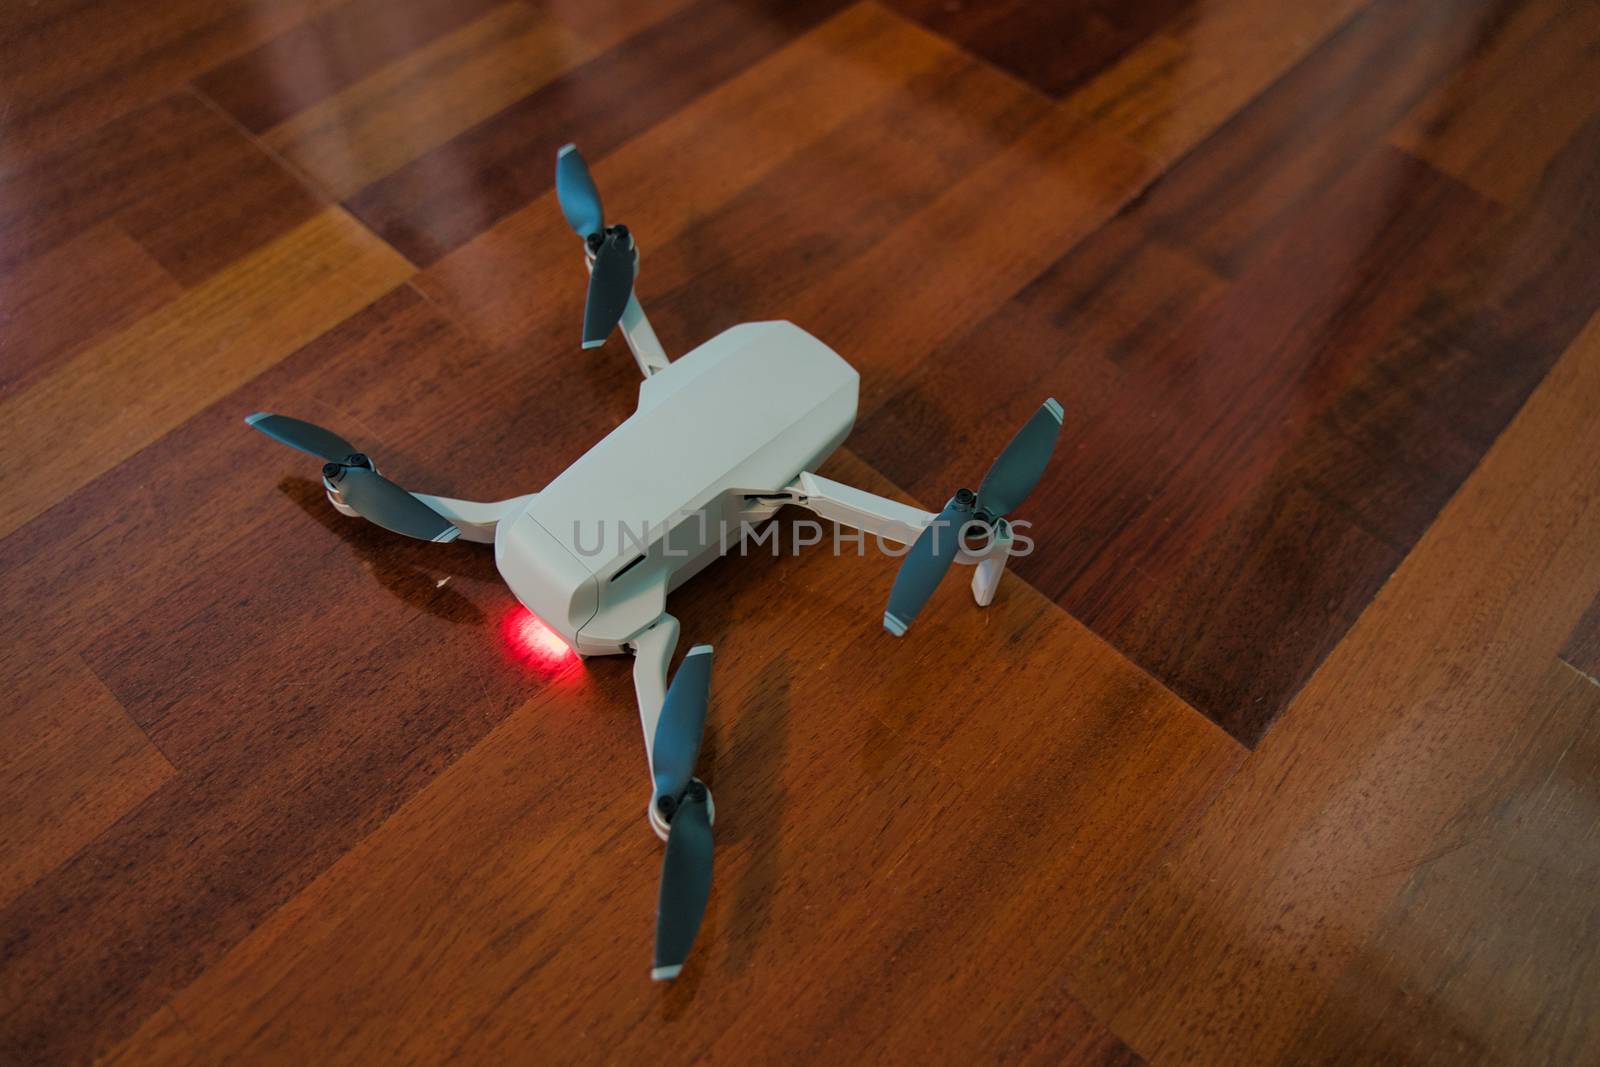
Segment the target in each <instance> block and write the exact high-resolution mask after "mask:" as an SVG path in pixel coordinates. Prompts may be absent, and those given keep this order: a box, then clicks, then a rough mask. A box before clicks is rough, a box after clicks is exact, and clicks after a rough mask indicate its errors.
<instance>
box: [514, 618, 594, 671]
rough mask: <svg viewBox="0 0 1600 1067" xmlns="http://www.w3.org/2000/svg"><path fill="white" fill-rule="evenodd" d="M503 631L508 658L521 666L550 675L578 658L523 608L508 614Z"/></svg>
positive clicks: (559, 638)
mask: <svg viewBox="0 0 1600 1067" xmlns="http://www.w3.org/2000/svg"><path fill="white" fill-rule="evenodd" d="M504 629H505V635H506V643H507V644H508V645H510V647H511V652H512V655H514V656H515V657H516V659H517V661H518V662H519V663H522V664H523V665H525V666H528V667H533V668H535V669H537V670H542V671H546V672H548V673H551V674H554V673H555V672H556V671H557V670H559V669H560V668H562V667H565V666H567V665H568V664H570V663H572V662H573V661H575V660H576V659H577V658H578V657H577V653H575V652H573V651H572V646H571V645H569V644H567V643H566V641H564V640H562V638H561V635H560V634H558V633H556V632H555V631H554V630H552V629H550V627H548V626H546V625H545V624H544V621H543V620H542V619H540V618H539V616H537V615H535V614H534V613H533V612H531V611H529V610H528V609H527V608H524V607H520V606H519V607H517V608H515V609H514V610H512V611H511V613H510V614H508V615H507V616H506V621H505V625H504Z"/></svg>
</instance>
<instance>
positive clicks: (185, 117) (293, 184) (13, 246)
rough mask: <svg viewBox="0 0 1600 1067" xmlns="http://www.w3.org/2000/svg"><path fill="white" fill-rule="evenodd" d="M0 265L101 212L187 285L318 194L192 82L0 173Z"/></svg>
mask: <svg viewBox="0 0 1600 1067" xmlns="http://www.w3.org/2000/svg"><path fill="white" fill-rule="evenodd" d="M0 190H3V196H0V269H3V268H4V267H5V266H6V265H8V264H16V263H19V262H21V261H22V260H23V259H24V258H25V257H28V256H35V255H41V254H43V253H44V252H46V251H48V250H49V249H51V248H53V247H55V246H56V245H59V244H61V243H62V242H64V241H68V240H70V239H72V238H73V237H76V236H78V235H80V234H82V233H83V232H84V231H86V230H88V229H89V228H91V227H93V226H95V225H97V224H99V223H102V222H106V221H110V222H113V223H115V224H116V225H117V226H119V227H120V228H122V229H123V230H124V231H125V232H126V233H127V234H128V236H130V237H132V238H133V239H134V240H135V241H137V242H138V243H139V244H140V246H141V247H143V248H144V249H145V251H146V252H148V253H149V255H150V256H151V258H153V259H154V260H155V261H156V263H158V264H159V265H160V266H161V267H162V269H164V270H166V271H167V272H168V273H169V274H171V275H172V276H173V277H174V278H176V279H177V280H178V281H179V282H181V283H183V284H184V285H193V284H195V283H197V282H199V281H201V280H203V279H205V278H206V277H207V276H209V275H210V274H212V273H214V272H215V271H217V270H218V269H220V268H221V267H224V266H226V265H228V264H230V263H232V262H234V261H236V260H237V259H239V258H240V257H241V256H243V255H245V254H247V253H249V252H251V251H253V250H255V249H256V248H258V247H260V246H261V245H263V244H265V243H267V242H268V241H271V240H272V239H273V238H275V237H280V236H282V235H283V234H285V233H287V232H288V231H289V230H291V229H293V228H294V227H295V226H296V225H298V224H300V223H302V222H304V221H306V220H307V219H309V218H310V217H311V216H312V215H314V214H316V212H317V211H318V210H319V209H320V208H321V207H322V206H323V204H324V203H326V201H325V200H322V199H321V198H319V197H317V196H316V195H315V194H314V193H312V192H310V191H309V190H307V189H306V188H305V187H304V186H302V185H301V184H300V183H299V182H298V181H296V180H295V179H294V178H293V177H292V176H290V175H289V174H287V173H285V172H284V170H283V169H282V168H281V167H279V166H277V165H276V164H274V163H273V161H272V159H271V157H270V156H269V155H268V154H267V153H266V152H264V151H262V149H261V148H260V146H258V145H256V144H253V143H251V141H250V140H249V139H248V138H247V137H245V136H244V135H243V134H241V133H240V132H239V130H238V129H237V128H236V127H235V126H234V125H233V124H232V123H231V122H230V121H229V120H228V119H227V117H226V116H224V115H220V114H218V113H217V112H216V111H215V109H213V108H211V107H209V106H208V105H207V104H206V103H205V102H204V101H202V100H200V99H199V98H198V97H196V96H195V95H194V94H193V93H189V92H180V93H178V94H176V95H174V96H171V97H167V98H165V99H163V100H160V101H157V102H156V103H153V104H151V105H149V106H148V107H145V108H141V109H139V110H137V111H133V112H130V113H128V114H127V115H124V116H122V117H121V118H119V119H117V120H116V121H115V122H112V123H110V124H108V125H106V126H104V127H102V128H101V129H98V130H96V131H95V132H93V133H90V134H86V135H85V136H83V137H82V138H79V139H78V140H76V141H74V142H72V143H71V144H69V145H67V146H65V147H63V148H62V149H61V150H59V151H57V152H55V153H53V154H52V155H50V156H48V157H46V158H44V159H40V160H38V161H36V162H34V163H32V164H31V165H29V166H27V167H24V168H21V169H19V170H15V171H12V172H10V173H5V174H3V175H0Z"/></svg>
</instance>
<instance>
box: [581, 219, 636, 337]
mask: <svg viewBox="0 0 1600 1067" xmlns="http://www.w3.org/2000/svg"><path fill="white" fill-rule="evenodd" d="M632 296H633V241H632V239H631V238H630V237H629V236H628V231H627V229H626V228H625V227H622V226H615V227H612V229H611V230H609V231H608V232H607V233H606V234H605V235H604V238H603V240H602V242H601V244H600V248H599V250H598V251H596V252H595V255H594V269H593V270H592V271H590V273H589V296H588V299H587V300H585V301H584V305H583V347H584V348H598V347H599V346H601V345H603V344H605V343H606V338H607V337H610V336H611V331H612V330H614V329H616V328H617V323H618V322H621V321H622V313H623V312H624V311H626V310H628V300H629V298H630V297H632Z"/></svg>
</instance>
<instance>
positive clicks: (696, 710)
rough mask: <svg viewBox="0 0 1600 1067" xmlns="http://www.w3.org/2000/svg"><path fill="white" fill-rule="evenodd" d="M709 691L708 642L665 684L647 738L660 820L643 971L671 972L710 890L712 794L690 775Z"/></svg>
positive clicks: (674, 973) (695, 927) (691, 939)
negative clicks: (649, 960)
mask: <svg viewBox="0 0 1600 1067" xmlns="http://www.w3.org/2000/svg"><path fill="white" fill-rule="evenodd" d="M710 699H711V646H710V645H696V646H694V647H693V648H691V649H690V650H689V654H688V655H687V656H685V657H684V658H683V662H682V663H681V664H679V665H678V673H677V674H675V675H674V676H673V678H672V684H671V685H670V686H668V687H667V696H666V699H665V700H664V701H663V702H662V704H661V718H660V719H659V720H657V722H656V734H655V739H654V740H653V741H652V742H651V745H650V773H651V775H652V776H653V777H654V779H655V800H654V803H655V807H656V811H657V813H658V814H659V815H660V816H661V818H662V820H663V821H664V822H665V823H666V824H667V852H666V856H665V857H663V859H662V861H661V898H660V903H659V905H658V907H657V910H656V956H655V965H654V966H653V967H652V968H651V971H650V977H652V978H656V979H666V978H676V977H677V976H678V972H679V971H680V970H681V969H682V968H683V960H684V957H685V956H687V955H688V954H689V948H690V946H691V945H693V944H694V938H695V934H696V933H698V932H699V930H700V920H701V919H702V918H703V917H704V916H705V911H706V899H707V897H709V896H710V894H711V798H710V795H709V794H708V793H707V792H706V787H705V783H703V782H701V781H700V780H699V779H698V778H696V777H694V765H695V761H697V760H698V759H699V758H700V741H701V739H702V738H703V737H704V736H705V729H706V705H707V704H708V703H709V702H710Z"/></svg>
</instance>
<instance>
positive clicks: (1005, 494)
mask: <svg viewBox="0 0 1600 1067" xmlns="http://www.w3.org/2000/svg"><path fill="white" fill-rule="evenodd" d="M1060 436H1061V405H1060V404H1058V403H1057V402H1056V400H1055V398H1054V397H1051V398H1050V399H1049V400H1046V401H1045V402H1044V404H1043V405H1041V406H1040V408H1039V410H1038V411H1035V412H1034V413H1033V418H1031V419H1029V420H1028V421H1027V422H1025V423H1023V424H1022V429H1020V430H1018V431H1017V434H1016V436H1015V437H1013V438H1012V439H1011V443H1010V444H1008V445H1006V447H1005V450H1004V451H1002V452H1001V453H1000V455H999V456H998V457H996V458H995V461H994V463H993V464H992V465H991V466H990V467H989V473H987V474H985V475H984V476H983V481H982V482H980V483H979V484H978V506H979V507H980V508H982V509H983V510H985V511H987V512H988V513H989V514H991V515H1009V514H1011V512H1012V511H1014V510H1016V508H1017V506H1018V505H1019V504H1021V503H1022V502H1023V500H1025V499H1027V496H1028V494H1029V493H1031V492H1033V487H1034V486H1036V485H1038V484H1039V478H1040V477H1041V476H1042V475H1043V474H1044V469H1045V467H1046V466H1047V465H1048V464H1049V463H1050V454H1051V453H1052V452H1054V451H1055V448H1056V438H1057V437H1060Z"/></svg>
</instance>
